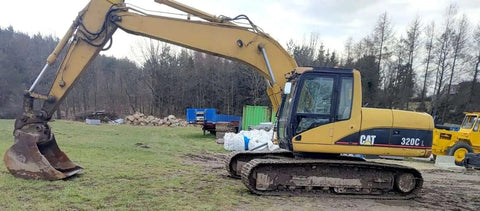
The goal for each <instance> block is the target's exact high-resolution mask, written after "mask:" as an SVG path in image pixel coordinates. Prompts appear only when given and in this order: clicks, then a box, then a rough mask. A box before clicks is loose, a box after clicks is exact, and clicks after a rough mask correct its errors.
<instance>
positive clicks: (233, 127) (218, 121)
mask: <svg viewBox="0 0 480 211" xmlns="http://www.w3.org/2000/svg"><path fill="white" fill-rule="evenodd" d="M241 121H242V117H239V116H233V115H225V114H217V111H216V109H214V108H188V109H187V123H188V124H195V125H201V127H202V130H203V135H205V133H206V131H208V132H209V133H210V134H213V135H215V134H216V135H217V136H218V135H223V134H224V133H225V132H238V131H239V130H240V125H241V124H240V122H241ZM217 132H218V133H219V134H217Z"/></svg>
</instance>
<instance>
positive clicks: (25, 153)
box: [4, 0, 297, 180]
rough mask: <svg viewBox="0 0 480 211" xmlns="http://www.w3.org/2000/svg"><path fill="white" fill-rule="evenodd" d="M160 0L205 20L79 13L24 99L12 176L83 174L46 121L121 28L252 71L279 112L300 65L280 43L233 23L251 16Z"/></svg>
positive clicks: (106, 8)
mask: <svg viewBox="0 0 480 211" xmlns="http://www.w3.org/2000/svg"><path fill="white" fill-rule="evenodd" d="M156 2H158V3H164V4H166V5H168V6H170V7H173V8H176V9H179V10H181V11H184V12H186V13H189V14H190V15H193V16H197V17H199V18H201V19H203V20H205V21H193V20H190V19H176V18H170V17H163V16H154V15H149V14H146V13H144V12H142V11H139V10H137V9H133V8H129V7H127V6H126V5H125V4H124V2H123V0H115V1H113V0H92V1H90V2H89V3H88V5H87V6H86V7H85V8H84V9H83V10H82V11H80V12H79V14H78V17H77V18H76V19H75V20H74V22H73V23H72V25H71V27H70V28H69V29H68V31H67V33H66V34H65V35H64V37H63V38H62V39H61V40H60V42H59V43H58V45H57V47H56V48H55V49H54V51H53V52H52V53H51V54H50V56H49V57H48V58H47V62H46V65H45V67H44V68H43V70H42V72H41V73H40V75H39V76H38V77H37V79H36V80H35V82H34V84H33V85H32V87H31V88H30V89H29V90H28V91H27V92H26V94H25V97H24V104H23V107H24V113H23V114H22V115H21V116H20V117H19V118H17V120H16V122H15V131H14V137H15V142H14V145H13V146H12V147H11V148H10V149H9V150H8V151H7V152H6V153H5V156H4V162H5V165H6V166H7V168H8V169H9V171H10V172H11V173H12V174H13V175H15V176H18V177H24V178H35V179H46V180H54V179H63V178H66V177H69V176H72V175H74V174H76V173H78V172H81V170H82V168H81V167H80V166H77V165H75V164H74V163H73V162H71V161H70V160H69V159H68V157H67V156H66V154H65V153H63V152H62V151H61V150H60V148H59V147H58V145H57V144H56V140H55V137H54V135H53V133H52V132H51V130H50V127H49V125H48V124H47V122H48V121H49V120H50V119H51V117H52V115H53V114H54V112H55V111H56V110H57V109H58V106H59V105H60V104H61V103H62V101H63V100H64V98H65V97H66V96H67V94H68V93H69V91H70V90H71V88H72V87H73V86H74V85H75V83H76V81H77V80H78V79H79V78H80V76H81V74H82V73H83V72H84V70H85V69H86V67H87V66H88V65H89V63H90V62H91V61H92V60H93V59H95V57H96V56H97V55H98V54H99V52H100V51H101V50H102V49H104V48H105V47H107V48H108V46H109V45H111V39H112V35H113V34H114V33H115V31H116V30H117V29H118V28H120V29H123V30H124V31H126V32H128V33H131V34H136V35H140V36H145V37H150V38H153V39H157V40H162V41H165V42H168V43H172V44H176V45H179V46H183V47H186V48H189V49H194V50H197V51H201V52H205V53H209V54H213V55H217V56H220V57H224V58H228V59H233V60H237V61H240V62H243V63H245V64H248V65H249V66H252V67H254V68H255V69H256V70H258V72H259V73H261V75H263V76H264V78H265V80H266V81H267V83H266V84H267V93H268V96H269V98H270V100H271V102H272V106H273V109H274V111H276V110H277V109H278V107H279V105H280V102H281V89H280V87H281V86H283V84H285V82H286V79H285V77H284V74H286V73H288V72H290V71H291V70H292V69H294V68H295V67H297V64H296V62H295V60H294V59H293V58H292V57H291V56H290V55H289V54H288V52H287V51H285V49H283V48H282V46H281V45H280V44H279V43H278V42H276V41H275V40H274V39H272V38H271V37H270V36H269V35H268V34H266V33H264V32H262V31H261V30H259V29H258V27H257V26H255V25H253V24H251V25H250V26H249V27H245V26H239V25H237V24H235V23H233V21H237V20H240V19H247V20H248V17H246V16H238V17H237V18H228V17H225V16H219V17H216V16H213V15H210V14H208V13H206V12H203V11H200V10H197V9H195V8H191V7H189V6H186V5H183V4H180V3H178V2H175V1H172V0H156ZM248 21H249V22H250V23H251V21H250V20H248ZM62 50H65V51H66V54H65V57H64V58H63V59H62V63H61V64H60V66H59V68H58V70H57V74H56V77H55V79H54V81H53V84H52V87H51V88H50V91H49V93H48V94H47V95H42V94H38V93H35V92H34V91H35V86H36V84H37V82H38V81H39V80H40V79H41V77H42V75H43V73H44V72H45V70H46V69H47V67H49V66H52V65H53V64H54V63H55V60H56V59H57V57H58V55H60V52H61V51H62ZM269 60H272V61H276V62H273V63H271V62H269ZM35 100H42V101H43V106H42V107H41V108H40V109H38V110H36V109H34V108H33V102H34V101H35Z"/></svg>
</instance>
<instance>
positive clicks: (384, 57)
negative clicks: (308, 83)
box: [287, 4, 480, 123]
mask: <svg viewBox="0 0 480 211" xmlns="http://www.w3.org/2000/svg"><path fill="white" fill-rule="evenodd" d="M393 28H394V25H393V24H392V20H391V19H390V17H389V16H388V14H387V13H386V12H385V13H382V14H381V15H379V17H378V19H377V22H376V24H375V27H374V28H373V30H372V31H371V33H370V34H368V35H366V36H365V37H363V38H362V39H359V40H356V41H355V40H353V39H352V38H350V39H348V40H347V41H346V43H345V46H344V51H343V54H342V55H338V54H337V53H336V52H334V51H333V52H332V51H330V50H328V49H325V46H324V44H323V43H322V42H321V41H320V39H319V36H318V35H316V34H312V35H311V36H310V37H309V38H308V39H305V40H304V41H303V43H301V44H296V43H295V42H294V41H290V42H289V43H288V44H287V48H288V50H289V51H290V52H291V53H292V55H293V56H294V57H295V59H296V61H297V62H298V63H299V65H313V66H340V67H347V68H355V69H358V70H360V72H361V75H362V86H363V103H364V105H365V106H367V107H379V108H393V109H402V110H414V111H423V112H428V113H430V114H432V115H433V116H434V117H435V119H436V121H437V122H439V123H441V122H445V121H446V122H457V123H458V122H459V121H461V118H462V117H463V112H465V111H480V99H479V94H478V93H479V91H480V89H479V84H478V82H477V81H478V80H477V78H478V77H479V76H478V72H479V69H478V68H479V64H480V23H477V24H476V25H473V24H472V23H470V21H469V20H468V18H467V16H465V15H462V14H459V12H458V8H457V6H456V5H455V4H452V5H450V6H449V7H448V8H446V10H445V13H444V16H443V20H441V22H440V23H436V22H434V21H433V22H430V23H423V22H422V20H421V17H415V18H414V19H413V20H412V21H411V22H410V24H409V25H408V26H407V28H406V29H405V31H403V32H395V31H393Z"/></svg>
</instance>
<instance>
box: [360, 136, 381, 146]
mask: <svg viewBox="0 0 480 211" xmlns="http://www.w3.org/2000/svg"><path fill="white" fill-rule="evenodd" d="M376 137H377V136H376V135H361V136H360V145H369V146H373V145H374V144H375V138H376Z"/></svg>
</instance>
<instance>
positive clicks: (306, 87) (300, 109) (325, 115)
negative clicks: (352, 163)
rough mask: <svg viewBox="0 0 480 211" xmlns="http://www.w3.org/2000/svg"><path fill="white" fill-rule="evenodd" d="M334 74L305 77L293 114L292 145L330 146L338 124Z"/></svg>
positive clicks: (298, 92)
mask: <svg viewBox="0 0 480 211" xmlns="http://www.w3.org/2000/svg"><path fill="white" fill-rule="evenodd" d="M337 80H338V77H337V75H335V74H325V73H311V74H305V75H304V77H303V78H302V80H301V82H300V83H301V84H300V87H298V89H297V93H296V96H297V101H296V103H295V106H294V109H293V114H292V117H293V118H292V126H293V127H292V130H293V131H292V132H293V134H294V138H293V143H294V145H295V143H299V144H321V143H325V144H327V143H330V142H331V140H332V135H333V124H331V123H333V122H334V121H335V109H336V108H335V102H336V97H335V94H336V92H335V90H336V86H337Z"/></svg>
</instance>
